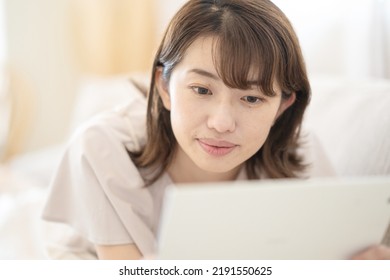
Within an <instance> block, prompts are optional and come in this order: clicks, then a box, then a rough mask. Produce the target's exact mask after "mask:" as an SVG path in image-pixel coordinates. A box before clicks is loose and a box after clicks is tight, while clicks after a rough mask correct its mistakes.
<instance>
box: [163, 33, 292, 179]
mask: <svg viewBox="0 0 390 280" xmlns="http://www.w3.org/2000/svg"><path fill="white" fill-rule="evenodd" d="M212 45H213V38H212V37H202V38H199V39H197V40H196V41H195V42H194V43H193V44H192V45H191V46H190V47H189V48H188V50H187V52H186V54H185V56H184V58H183V59H182V61H181V62H180V63H179V64H178V65H177V66H176V67H175V68H174V70H173V71H172V74H171V78H170V81H169V84H168V85H164V83H163V82H162V79H161V73H158V74H157V81H156V83H157V86H158V87H159V92H160V95H161V97H162V99H163V103H164V106H165V107H166V109H168V110H170V112H171V113H170V115H171V123H172V129H173V132H174V135H175V137H176V139H177V142H178V149H177V151H176V154H175V157H174V159H173V163H172V165H173V166H176V167H177V170H179V169H180V170H181V171H180V172H187V173H191V172H193V173H194V174H196V173H199V174H202V173H204V175H205V176H207V175H206V174H208V175H211V174H214V173H218V175H219V176H220V178H221V177H224V178H226V179H233V178H234V176H236V175H237V172H238V170H239V169H240V167H241V165H242V164H243V163H244V162H245V161H246V160H247V159H249V158H250V157H251V156H252V155H254V154H255V153H256V152H257V151H258V150H259V149H260V148H261V147H262V145H263V144H264V142H265V140H266V138H267V136H268V134H269V131H270V129H271V127H272V125H273V123H274V121H275V119H276V118H277V117H278V116H279V114H281V113H282V111H283V110H284V109H285V108H287V106H288V105H289V104H290V103H289V102H290V101H289V100H287V101H283V102H282V98H281V92H280V89H279V88H278V87H277V85H275V90H276V92H277V95H276V96H274V97H269V96H266V95H265V94H263V93H262V92H261V91H260V89H259V88H258V87H257V86H256V84H255V80H254V79H253V84H254V85H253V87H252V88H251V89H248V90H241V89H235V88H229V87H228V86H226V85H225V84H224V83H223V81H222V79H221V78H220V77H219V76H218V74H217V71H216V69H215V66H214V64H213V54H212ZM222 55H223V54H222ZM254 77H255V76H254ZM248 78H249V79H251V77H248ZM294 98H295V95H294ZM293 101H294V100H292V102H293ZM292 102H291V103H292ZM171 170H172V168H171Z"/></svg>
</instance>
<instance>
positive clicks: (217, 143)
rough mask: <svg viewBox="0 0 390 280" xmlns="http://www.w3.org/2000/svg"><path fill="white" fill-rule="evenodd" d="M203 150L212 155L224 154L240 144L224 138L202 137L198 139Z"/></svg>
mask: <svg viewBox="0 0 390 280" xmlns="http://www.w3.org/2000/svg"><path fill="white" fill-rule="evenodd" d="M197 140H198V143H199V145H200V146H201V147H202V148H203V150H204V151H205V152H206V153H208V154H210V155H212V156H224V155H227V154H229V153H230V152H232V151H233V150H234V149H235V148H236V147H237V146H238V145H236V144H234V143H231V142H229V141H224V140H216V139H208V138H202V139H197Z"/></svg>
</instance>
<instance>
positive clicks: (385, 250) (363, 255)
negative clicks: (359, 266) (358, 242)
mask: <svg viewBox="0 0 390 280" xmlns="http://www.w3.org/2000/svg"><path fill="white" fill-rule="evenodd" d="M352 259H353V260H390V247H388V246H385V245H375V246H372V247H369V248H368V249H366V250H363V251H361V252H359V253H357V254H356V255H355V256H353V257H352Z"/></svg>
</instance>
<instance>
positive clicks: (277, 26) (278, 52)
mask: <svg viewBox="0 0 390 280" xmlns="http://www.w3.org/2000/svg"><path fill="white" fill-rule="evenodd" d="M205 36H213V37H214V38H216V39H217V43H216V46H215V49H214V51H215V53H214V60H215V61H214V64H215V66H216V69H217V71H218V74H219V75H220V77H221V79H222V80H223V81H224V83H225V84H226V85H227V86H229V87H232V88H240V89H247V88H249V87H250V85H249V84H248V74H249V71H250V70H251V69H253V70H255V71H257V73H258V79H257V80H258V86H259V87H260V88H261V89H262V90H263V92H264V93H265V94H267V95H270V96H272V95H274V94H275V93H274V90H273V84H274V82H275V81H277V82H278V84H279V86H280V87H281V89H282V93H283V94H282V97H283V98H288V97H289V96H290V94H291V93H292V92H295V94H296V100H295V102H294V104H293V105H292V106H290V107H289V108H288V109H287V110H286V111H285V112H284V113H283V114H282V115H281V116H280V117H279V118H278V120H277V121H276V123H275V124H274V125H273V127H272V128H271V131H270V134H269V136H268V138H267V140H266V142H265V143H264V145H263V147H262V148H261V149H260V150H259V151H258V152H257V153H256V154H254V155H253V156H252V157H251V158H250V159H248V160H247V162H246V171H247V175H248V178H250V179H256V178H259V176H260V172H264V173H265V174H267V176H269V177H271V178H285V177H297V175H298V174H299V172H301V171H302V170H303V169H304V165H303V164H302V161H301V159H300V158H299V157H298V155H297V153H296V149H297V147H298V146H299V145H298V138H299V133H300V126H301V122H302V118H303V114H304V111H305V108H306V106H307V104H308V102H309V99H310V85H309V82H308V78H307V74H306V69H305V65H304V61H303V57H302V53H301V49H300V46H299V42H298V39H297V37H296V35H295V32H294V30H293V28H292V26H291V24H290V22H289V20H288V19H287V18H286V16H285V15H284V14H283V12H282V11H281V10H279V8H278V7H276V6H275V5H274V4H273V3H272V2H271V1H268V0H190V1H188V2H187V3H186V4H185V5H184V6H183V7H182V8H181V9H180V10H179V11H178V12H177V14H176V15H175V16H174V18H173V19H172V21H171V23H170V24H169V26H168V28H167V30H166V33H165V35H164V37H163V40H162V42H161V45H160V47H159V49H158V51H157V53H156V56H155V60H154V63H153V71H152V79H151V84H150V89H149V96H148V99H149V100H148V109H147V110H148V111H147V139H148V141H147V144H146V146H145V147H144V148H143V149H142V150H141V151H139V152H137V153H131V157H132V159H133V160H134V162H135V164H136V165H137V166H139V167H152V168H153V169H154V172H153V177H152V178H151V181H150V182H154V181H155V180H157V179H158V178H159V177H160V176H161V174H162V173H163V172H164V171H165V170H166V169H167V167H168V166H169V164H170V162H171V160H172V157H173V153H174V151H175V148H176V145H177V141H176V139H175V137H174V134H173V131H172V127H171V122H170V112H169V111H168V110H166V109H165V108H164V106H163V103H162V100H161V98H160V96H159V93H158V91H157V88H156V85H155V73H156V70H157V69H158V67H162V69H163V77H164V79H165V80H166V81H167V82H169V78H170V75H171V73H172V70H173V69H174V68H175V66H176V65H177V64H178V63H179V62H180V61H181V60H182V59H183V56H184V55H185V52H186V50H187V48H188V47H189V46H190V45H191V44H192V43H193V42H194V41H195V40H196V39H197V38H199V37H205Z"/></svg>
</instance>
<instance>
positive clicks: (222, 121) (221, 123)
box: [207, 102, 236, 133]
mask: <svg viewBox="0 0 390 280" xmlns="http://www.w3.org/2000/svg"><path fill="white" fill-rule="evenodd" d="M207 126H208V128H210V129H214V130H216V131H217V132H218V133H226V132H233V131H234V130H235V129H236V119H235V116H234V109H233V108H232V105H231V104H230V103H229V102H220V103H219V104H218V105H217V106H213V108H212V109H211V110H210V113H209V116H208V119H207Z"/></svg>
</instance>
